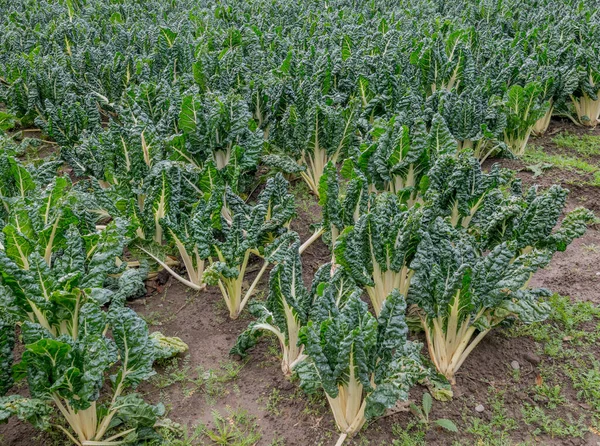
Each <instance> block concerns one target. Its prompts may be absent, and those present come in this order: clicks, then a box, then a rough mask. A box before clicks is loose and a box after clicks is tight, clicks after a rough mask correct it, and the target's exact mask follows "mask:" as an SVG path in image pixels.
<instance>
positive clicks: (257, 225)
mask: <svg viewBox="0 0 600 446" xmlns="http://www.w3.org/2000/svg"><path fill="white" fill-rule="evenodd" d="M226 197H227V200H226V204H224V206H228V208H229V209H228V211H229V213H231V215H232V220H231V222H229V221H227V219H225V218H223V219H222V221H221V223H220V228H215V229H216V230H215V234H214V236H213V238H212V240H211V242H210V243H211V246H210V256H209V259H208V260H209V266H208V267H207V268H206V269H205V271H204V275H203V280H204V281H205V282H206V283H207V284H209V285H218V286H219V289H220V290H221V293H222V294H223V298H224V299H225V302H226V303H227V308H228V309H229V314H230V316H231V318H233V319H235V318H237V317H238V316H239V315H240V313H241V311H242V309H243V308H244V306H245V305H246V303H247V302H248V299H249V298H250V297H251V295H252V293H253V292H254V289H255V288H256V285H257V284H258V282H259V281H260V278H261V277H262V275H263V274H264V273H265V271H266V270H267V267H268V265H269V264H271V263H275V262H277V261H278V259H279V258H280V256H281V255H282V253H283V252H284V250H285V249H286V246H287V245H288V244H289V243H290V241H291V240H293V239H294V236H295V234H294V233H291V232H289V231H288V226H289V223H290V221H291V219H292V218H293V216H294V215H295V206H294V199H293V196H292V195H290V194H289V193H288V192H287V181H285V180H284V179H283V176H282V175H281V174H278V175H277V176H276V177H275V178H272V179H270V180H269V181H268V182H267V184H266V186H265V189H264V190H263V192H262V193H261V194H260V195H259V197H258V200H257V203H256V204H255V205H254V206H249V205H246V204H245V203H244V201H243V200H241V199H240V198H239V197H237V196H236V195H235V194H233V193H231V191H230V192H229V193H228V194H226ZM252 254H254V255H257V256H259V257H263V258H264V261H263V265H262V267H261V269H260V270H259V272H258V274H257V275H256V277H255V279H254V280H253V282H252V284H251V285H250V287H249V288H248V290H247V291H246V292H245V293H242V285H243V283H244V278H245V273H246V269H247V267H248V263H249V261H250V256H251V255H252Z"/></svg>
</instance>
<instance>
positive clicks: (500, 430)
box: [463, 388, 518, 446]
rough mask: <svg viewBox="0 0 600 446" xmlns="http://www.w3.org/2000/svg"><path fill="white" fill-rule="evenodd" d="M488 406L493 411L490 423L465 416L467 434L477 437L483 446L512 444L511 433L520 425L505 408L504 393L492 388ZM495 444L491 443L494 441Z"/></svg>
mask: <svg viewBox="0 0 600 446" xmlns="http://www.w3.org/2000/svg"><path fill="white" fill-rule="evenodd" d="M488 404H489V406H490V410H491V411H492V416H491V418H490V421H489V422H486V421H484V420H482V419H481V418H479V417H473V416H469V417H468V419H466V418H467V417H465V416H463V418H464V419H465V422H466V423H467V425H468V427H467V432H468V433H470V434H472V435H473V436H475V438H476V439H477V440H478V441H479V442H484V443H481V444H486V445H488V444H489V445H490V446H492V445H493V446H504V445H508V444H511V443H510V432H511V431H513V430H516V429H517V428H518V423H517V421H516V420H515V419H514V418H510V417H509V416H508V413H507V411H506V407H504V392H503V391H499V390H497V389H493V388H490V391H489V397H488ZM492 439H493V443H489V441H492Z"/></svg>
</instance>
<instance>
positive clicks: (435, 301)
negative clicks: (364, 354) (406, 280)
mask: <svg viewBox="0 0 600 446" xmlns="http://www.w3.org/2000/svg"><path fill="white" fill-rule="evenodd" d="M448 234H450V237H448ZM551 254H552V253H551V252H548V251H544V250H537V249H534V250H531V251H529V252H527V253H525V254H519V252H518V251H517V249H516V248H515V247H514V245H513V244H511V243H508V242H504V243H501V244H499V245H497V246H496V247H495V248H494V249H493V250H491V251H490V252H489V253H485V254H482V253H480V252H479V251H478V249H477V247H476V246H474V244H473V241H472V239H471V238H470V237H468V236H466V235H464V234H461V233H460V232H458V231H456V232H454V233H453V230H452V229H451V228H450V227H449V226H448V225H447V224H446V223H444V222H443V221H442V220H439V219H438V220H437V221H436V222H435V223H434V224H433V225H432V227H431V229H429V230H428V232H424V233H423V240H422V241H421V243H420V244H419V247H418V249H417V253H416V254H415V259H414V261H413V262H412V265H411V266H412V268H413V269H414V271H415V274H414V277H413V284H412V286H411V289H410V294H409V298H410V301H411V302H412V303H415V304H416V305H417V306H418V307H419V310H420V312H421V313H420V314H421V321H422V325H423V329H424V330H425V334H426V338H427V346H428V349H429V355H430V358H431V360H432V361H433V363H434V364H435V366H436V368H437V370H438V371H439V372H440V373H442V374H443V375H444V376H445V377H446V378H447V379H448V380H449V381H450V382H451V383H453V384H454V383H455V376H456V372H457V371H458V370H459V368H460V367H461V365H462V364H463V363H464V361H465V360H466V358H467V357H468V356H469V354H470V353H471V351H472V350H473V349H474V348H475V347H476V346H477V345H478V344H479V342H481V340H482V339H483V338H484V337H485V336H486V335H487V334H488V333H489V332H490V330H492V329H493V328H494V327H495V326H497V325H498V324H499V323H500V322H502V321H503V320H505V319H506V318H508V317H518V318H519V319H520V320H521V321H523V322H525V323H527V322H536V321H539V320H543V319H545V318H546V317H547V315H548V313H549V306H548V304H546V303H544V302H542V301H541V300H540V297H543V296H549V294H550V293H549V292H547V291H545V290H543V289H527V288H526V287H525V285H526V283H527V282H528V281H529V278H530V276H531V274H532V273H533V272H535V271H536V270H537V269H539V268H542V267H544V266H545V265H547V263H548V262H549V261H550V258H551Z"/></svg>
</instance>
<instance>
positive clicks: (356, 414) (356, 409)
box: [325, 353, 367, 446]
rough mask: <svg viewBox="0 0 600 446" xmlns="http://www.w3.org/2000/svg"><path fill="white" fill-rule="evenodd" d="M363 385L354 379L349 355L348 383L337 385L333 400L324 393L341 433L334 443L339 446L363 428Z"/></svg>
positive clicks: (351, 358) (364, 401) (364, 402)
mask: <svg viewBox="0 0 600 446" xmlns="http://www.w3.org/2000/svg"><path fill="white" fill-rule="evenodd" d="M363 393H364V392H363V385H362V384H361V383H360V381H358V379H356V374H355V372H354V358H353V355H352V353H351V354H350V375H349V376H348V382H347V383H346V384H344V385H338V395H337V396H336V397H335V398H333V397H331V396H329V394H327V392H325V395H326V396H327V401H328V402H329V407H330V408H331V412H332V413H333V417H334V418H335V424H336V425H337V428H338V429H339V431H340V432H341V435H340V437H339V439H338V441H337V443H336V446H340V445H341V444H342V443H343V442H344V440H345V439H346V437H352V436H353V435H355V434H356V433H357V432H358V431H360V429H361V428H362V427H363V426H364V424H365V422H366V421H367V419H366V418H365V407H366V405H367V402H366V399H365V398H364V397H363Z"/></svg>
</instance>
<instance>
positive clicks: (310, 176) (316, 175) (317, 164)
mask: <svg viewBox="0 0 600 446" xmlns="http://www.w3.org/2000/svg"><path fill="white" fill-rule="evenodd" d="M351 122H352V119H351V117H350V118H348V119H347V120H346V126H345V127H344V134H343V135H342V138H341V139H340V143H339V144H338V146H337V148H336V150H335V152H334V153H333V154H332V155H331V156H329V155H328V154H327V149H326V148H325V147H323V146H321V144H320V142H319V114H318V113H317V114H316V116H315V128H314V137H313V138H314V139H313V141H311V147H310V148H309V149H308V150H305V151H304V152H303V153H302V157H301V158H300V165H303V166H305V167H306V170H305V171H304V172H300V175H301V176H302V178H303V179H304V181H305V182H306V184H307V185H308V187H309V189H310V190H311V191H312V193H313V194H315V195H316V196H317V197H318V196H319V182H320V181H321V177H322V176H323V173H324V172H325V166H326V165H327V163H329V162H330V161H331V162H332V163H333V164H336V163H337V160H338V157H339V156H340V153H341V152H342V149H343V147H344V142H345V141H346V138H347V137H348V134H349V132H350V124H351Z"/></svg>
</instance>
